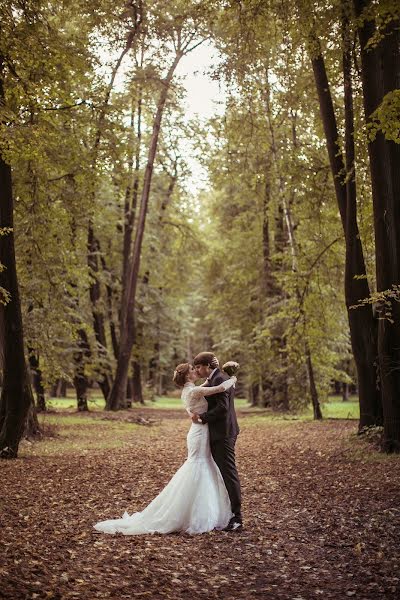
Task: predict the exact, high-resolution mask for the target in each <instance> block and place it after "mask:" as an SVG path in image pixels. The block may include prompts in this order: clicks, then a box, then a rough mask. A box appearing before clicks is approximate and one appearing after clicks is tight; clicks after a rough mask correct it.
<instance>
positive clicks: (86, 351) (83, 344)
mask: <svg viewBox="0 0 400 600" xmlns="http://www.w3.org/2000/svg"><path fill="white" fill-rule="evenodd" d="M78 336H79V338H78V349H77V350H76V351H75V352H74V361H75V374H74V386H75V390H76V400H77V409H78V411H79V412H83V411H88V410H89V406H88V401H87V400H88V398H87V397H88V389H89V380H88V378H87V375H86V373H85V363H86V359H87V358H89V357H90V354H91V352H90V346H89V340H88V337H87V334H86V331H85V330H84V329H79V330H78Z"/></svg>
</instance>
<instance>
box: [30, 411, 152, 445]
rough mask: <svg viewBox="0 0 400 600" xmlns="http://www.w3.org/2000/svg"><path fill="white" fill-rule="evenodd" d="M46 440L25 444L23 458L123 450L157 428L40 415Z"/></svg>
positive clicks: (63, 414) (114, 421)
mask: <svg viewBox="0 0 400 600" xmlns="http://www.w3.org/2000/svg"><path fill="white" fill-rule="evenodd" d="M39 423H40V425H41V428H42V431H43V434H44V437H43V439H42V440H40V441H35V442H30V441H26V440H25V441H24V442H23V443H22V446H21V452H20V456H24V455H25V456H26V455H28V454H29V455H35V456H52V455H64V454H82V455H85V454H88V453H89V452H92V451H95V450H106V449H112V448H121V447H123V446H125V445H126V444H127V443H128V444H129V443H134V441H135V439H137V438H138V437H143V436H146V437H151V436H152V435H155V430H156V429H157V425H152V426H151V427H143V426H142V425H138V424H136V423H130V422H127V421H119V420H103V419H101V418H98V417H97V418H95V417H94V418H91V417H90V416H88V415H87V413H86V414H75V415H71V414H65V413H58V414H56V413H44V414H39Z"/></svg>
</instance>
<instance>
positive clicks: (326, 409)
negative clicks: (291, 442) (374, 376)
mask: <svg viewBox="0 0 400 600" xmlns="http://www.w3.org/2000/svg"><path fill="white" fill-rule="evenodd" d="M88 404H89V409H90V410H91V411H101V410H103V409H104V399H103V397H102V396H101V395H97V394H93V395H92V396H91V397H90V399H89V400H88ZM47 407H48V409H50V410H75V409H76V400H75V398H74V397H73V396H72V395H71V396H68V397H67V398H49V399H48V400H47ZM133 407H134V408H142V407H145V408H146V409H155V410H159V409H164V410H174V409H175V410H180V409H181V408H182V401H181V399H180V398H173V397H169V396H157V397H156V399H155V401H148V402H146V403H145V405H142V404H137V403H134V404H133ZM235 407H236V408H237V409H239V410H241V411H243V412H247V411H249V412H251V413H257V412H259V413H260V414H265V413H266V412H268V413H270V411H269V410H268V409H265V408H262V407H258V406H250V405H249V403H248V401H247V400H246V398H236V399H235ZM321 407H322V414H323V416H324V418H326V419H358V418H359V416H360V411H359V405H358V401H357V400H356V399H355V397H354V396H353V397H352V398H351V399H350V400H348V401H347V402H343V401H342V400H341V399H340V397H339V396H331V397H330V398H329V400H328V402H324V403H323V404H322V405H321ZM297 417H298V418H302V419H306V420H307V419H309V418H312V408H311V406H310V407H307V408H306V409H305V410H304V411H301V412H300V413H299V414H298V415H297ZM78 418H79V417H78ZM279 418H282V416H281V415H279Z"/></svg>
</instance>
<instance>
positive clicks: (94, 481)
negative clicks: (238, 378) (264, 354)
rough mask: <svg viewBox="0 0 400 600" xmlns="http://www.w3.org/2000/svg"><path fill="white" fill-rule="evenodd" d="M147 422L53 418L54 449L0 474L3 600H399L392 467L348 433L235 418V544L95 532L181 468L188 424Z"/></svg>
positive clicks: (331, 424) (223, 538)
mask: <svg viewBox="0 0 400 600" xmlns="http://www.w3.org/2000/svg"><path fill="white" fill-rule="evenodd" d="M139 414H140V415H142V416H144V417H145V418H151V419H152V420H153V424H152V425H151V426H146V425H140V424H135V423H133V422H132V421H133V420H134V419H133V418H132V417H136V416H138V415H139ZM149 415H150V413H147V414H146V410H140V409H135V410H134V411H130V412H129V413H124V414H118V415H112V418H111V420H109V419H104V417H107V416H108V415H105V413H96V415H94V414H91V415H89V416H88V415H67V416H65V415H63V416H61V417H60V416H57V415H50V416H49V417H46V422H47V423H48V424H49V423H50V424H52V426H53V427H54V423H55V422H56V423H58V427H57V431H58V435H57V436H56V437H55V438H54V439H47V440H46V441H44V442H40V443H36V444H33V445H29V444H26V443H25V445H24V446H23V448H22V451H21V458H19V459H18V460H16V461H9V462H2V463H1V464H0V469H1V559H0V560H1V563H0V580H1V584H0V597H2V598H7V599H12V600H24V599H28V598H29V599H30V598H38V599H45V598H47V599H48V598H53V599H56V600H61V599H67V598H78V599H80V598H82V599H85V600H86V599H87V600H97V599H102V598H112V599H114V600H117V599H118V600H122V599H125V598H126V599H128V598H129V599H132V598H154V599H157V598H160V599H161V598H178V599H179V598H185V599H186V598H193V599H198V598H199V599H205V598H230V599H231V598H243V599H244V598H246V599H249V598H266V599H274V598H284V599H286V598H287V599H292V600H296V599H297V600H299V599H301V598H303V599H304V600H308V599H311V598H332V599H333V598H334V599H339V598H347V597H355V598H357V599H367V598H371V599H376V598H398V597H399V595H400V586H399V577H400V570H399V566H400V565H399V563H400V552H399V544H400V542H399V539H400V533H399V532H400V462H399V459H398V458H397V457H385V456H382V455H380V454H377V453H375V452H374V451H373V450H372V448H370V447H369V446H367V445H366V444H365V443H364V442H361V441H360V440H358V439H356V438H355V436H354V435H352V434H354V433H355V426H356V425H355V423H354V422H346V421H327V422H324V423H312V422H304V421H290V420H288V421H286V420H283V419H280V420H271V419H270V418H265V417H263V416H260V415H255V416H251V415H247V416H244V417H243V418H242V419H241V426H242V433H241V435H240V438H239V441H238V445H237V460H238V466H239V470H240V475H241V481H242V488H243V499H244V507H243V508H244V517H245V529H244V530H243V532H241V533H233V534H232V533H224V532H211V533H209V534H203V535H200V536H193V537H191V536H188V535H182V534H172V535H168V536H160V535H153V536H138V537H124V536H120V535H118V536H106V535H101V534H98V533H96V532H94V530H93V529H92V525H93V523H95V522H96V521H98V520H101V519H104V518H112V517H119V516H120V515H122V513H123V512H124V511H125V510H128V511H129V512H133V511H136V510H140V509H142V508H143V507H144V506H146V504H147V503H148V502H149V501H150V500H151V499H152V498H153V497H154V496H155V495H156V494H157V493H158V492H159V491H160V490H161V489H162V487H163V486H164V485H165V484H166V483H167V482H168V480H169V478H170V477H171V475H172V474H173V473H174V471H175V470H176V469H177V468H178V467H179V466H180V465H181V464H182V462H183V460H184V459H185V452H186V448H185V443H186V440H185V438H186V431H187V428H188V426H189V422H188V420H187V419H185V418H184V417H183V416H182V413H181V412H178V411H162V412H161V411H160V412H159V413H157V412H155V411H154V410H152V411H151V415H150V417H149ZM126 417H129V418H130V419H131V422H127V421H121V420H120V419H124V418H126Z"/></svg>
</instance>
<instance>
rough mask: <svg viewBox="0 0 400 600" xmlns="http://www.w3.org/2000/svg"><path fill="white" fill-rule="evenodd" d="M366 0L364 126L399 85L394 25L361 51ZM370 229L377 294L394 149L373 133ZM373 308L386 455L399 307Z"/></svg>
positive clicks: (392, 215)
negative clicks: (376, 316) (376, 322)
mask: <svg viewBox="0 0 400 600" xmlns="http://www.w3.org/2000/svg"><path fill="white" fill-rule="evenodd" d="M370 5H371V2H370V0H354V7H355V12H356V16H357V18H358V19H359V22H360V21H361V25H360V26H359V28H358V36H359V40H360V46H361V80H362V86H363V100H364V111H365V117H366V121H367V123H368V122H369V121H370V119H371V115H372V113H373V112H374V111H375V109H376V108H377V107H378V106H379V105H380V103H381V102H382V100H383V97H384V94H385V93H387V92H389V91H391V90H393V89H396V86H399V77H400V73H399V69H400V66H399V61H400V55H399V45H398V31H397V30H396V24H397V22H396V21H392V23H389V25H388V26H387V29H386V31H384V38H383V40H380V41H379V43H378V44H376V45H374V46H371V47H367V44H368V42H369V40H370V38H371V36H372V35H373V34H374V32H375V24H374V22H373V21H372V20H367V19H366V18H363V11H364V10H365V9H368V8H369V7H370ZM368 152H369V160H370V173H371V183H372V199H373V210H374V227H375V257H376V280H377V289H378V292H386V291H387V290H391V289H392V288H393V286H394V285H398V284H399V281H400V195H399V170H400V162H399V149H398V148H395V144H394V142H392V141H390V140H386V139H385V137H384V135H383V133H382V132H381V131H378V133H377V134H376V136H375V138H374V139H373V140H370V141H369V144H368ZM378 310H379V313H380V314H379V316H380V319H379V325H378V356H379V374H380V384H381V388H382V407H383V422H384V436H383V448H384V450H385V451H387V452H400V370H399V364H400V304H399V302H397V301H396V300H393V299H392V298H390V297H387V298H386V302H382V303H381V304H380V306H379V308H378Z"/></svg>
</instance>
